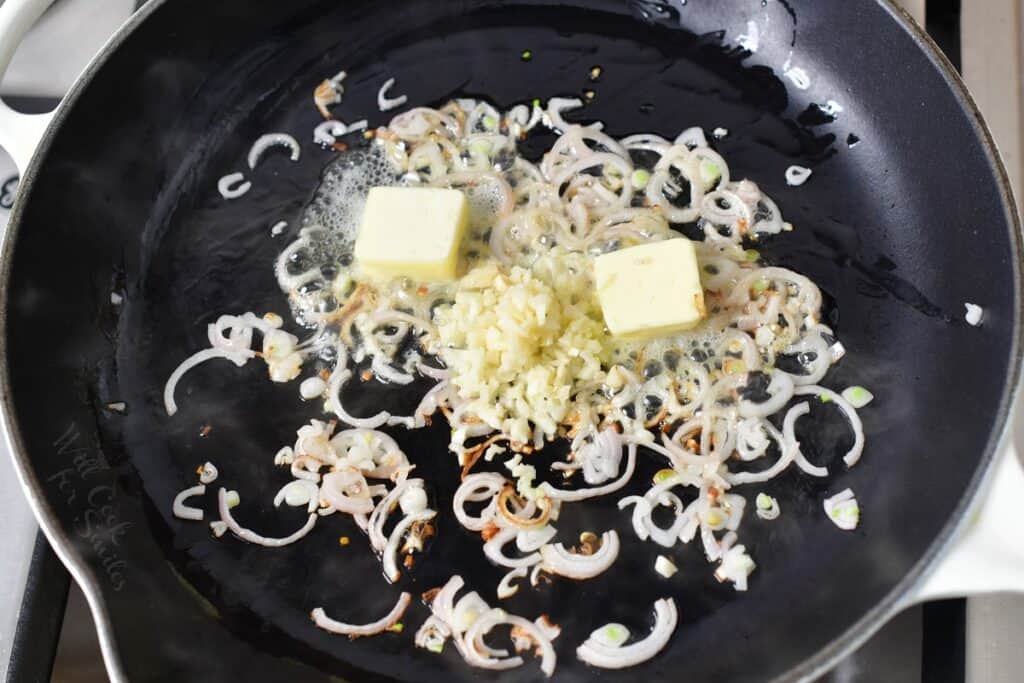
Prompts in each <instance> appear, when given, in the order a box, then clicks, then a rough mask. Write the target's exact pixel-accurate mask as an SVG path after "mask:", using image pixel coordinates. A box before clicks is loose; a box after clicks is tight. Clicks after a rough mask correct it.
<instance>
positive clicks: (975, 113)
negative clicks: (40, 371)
mask: <svg viewBox="0 0 1024 683" xmlns="http://www.w3.org/2000/svg"><path fill="white" fill-rule="evenodd" d="M166 2H167V0H151V1H150V2H148V3H146V4H145V5H143V6H142V8H140V9H139V10H137V11H136V12H134V13H133V14H132V15H131V16H130V17H129V18H128V20H127V21H125V23H124V24H122V26H121V27H120V28H119V29H118V30H117V31H116V32H115V33H114V35H113V36H112V37H111V38H110V39H109V40H108V41H107V43H106V44H105V45H104V46H103V47H102V48H101V49H100V51H99V52H98V53H97V54H96V55H95V56H94V57H93V59H92V60H91V61H90V62H89V64H88V66H86V68H85V69H84V70H83V72H82V73H81V74H80V75H79V77H78V78H77V79H76V81H75V83H74V84H73V85H72V87H71V89H70V90H69V91H68V93H67V95H66V96H65V97H64V99H63V100H62V101H61V103H60V105H59V106H58V108H57V110H56V111H55V113H54V116H53V119H52V120H51V122H50V125H49V126H48V127H47V130H46V132H45V133H44V135H43V137H42V139H41V140H40V143H39V146H38V147H37V149H36V153H35V154H33V156H32V159H31V161H30V163H29V166H28V169H27V170H26V172H25V173H24V177H23V178H22V179H21V182H20V184H19V189H18V195H17V201H15V204H14V208H13V211H12V212H11V215H10V220H9V223H8V227H7V230H6V231H5V233H4V235H3V237H2V240H3V243H2V245H0V283H7V282H8V281H9V279H10V276H11V270H12V266H13V260H14V259H13V256H14V246H13V245H14V244H15V242H16V238H17V235H18V234H19V231H20V229H21V222H22V216H23V214H24V202H23V201H21V200H22V198H23V197H27V196H29V195H30V194H31V190H32V187H33V186H34V184H35V180H36V178H37V176H38V175H39V169H40V166H41V164H42V162H43V159H44V158H45V157H46V154H47V152H48V151H49V149H50V147H51V145H52V142H53V139H54V137H55V134H56V132H57V131H58V130H59V129H60V128H61V126H62V125H63V123H64V121H65V120H66V119H67V117H68V115H69V111H70V110H71V109H72V108H73V106H74V105H75V104H76V103H77V101H78V100H79V98H80V97H81V95H82V93H83V92H84V91H85V90H86V88H87V87H88V86H89V84H90V83H91V81H92V78H93V76H94V75H95V74H96V73H97V72H98V71H99V70H100V69H102V68H103V66H104V65H105V64H106V62H107V60H108V59H109V58H110V57H111V55H112V54H113V53H114V52H116V50H117V49H118V48H119V47H120V46H121V44H122V43H123V42H124V41H125V40H126V39H127V38H128V36H129V35H130V34H131V33H132V32H133V31H134V30H135V29H136V27H137V26H139V25H140V24H141V23H143V22H145V21H146V20H147V19H148V18H149V17H150V16H151V15H152V14H154V13H155V12H156V11H158V10H159V9H160V8H162V7H163V6H164V5H165V3H166ZM875 2H876V3H877V4H878V5H879V6H880V7H881V8H882V9H883V10H885V11H886V12H887V13H888V14H889V16H890V17H891V18H892V20H893V21H895V22H896V23H897V24H899V25H900V27H901V28H902V29H903V30H904V31H905V32H906V33H907V35H908V36H909V37H910V39H911V40H913V42H914V43H915V45H917V47H918V48H919V49H920V50H921V51H922V52H923V53H924V54H925V55H926V56H927V57H928V59H929V61H930V62H931V63H932V65H933V66H934V67H935V68H936V69H937V70H938V72H939V73H940V74H941V75H942V76H943V78H944V80H945V82H946V84H947V86H948V87H949V89H950V91H951V92H952V94H953V95H954V97H955V98H956V100H957V102H958V104H959V105H960V107H961V108H962V109H963V111H964V113H965V114H966V115H967V116H968V118H969V121H970V123H971V125H972V128H973V129H974V131H975V133H976V135H977V136H978V138H979V140H980V141H981V143H982V147H983V148H984V152H985V155H986V158H987V159H988V162H989V165H990V166H991V168H992V170H993V171H994V174H995V176H996V183H997V185H998V190H999V195H1000V198H1001V200H1002V206H1003V210H1004V212H1005V213H1006V217H1007V223H1008V225H1009V226H1010V227H1011V228H1012V229H1011V231H1010V233H1011V234H1010V237H1011V242H1012V246H1013V252H1014V256H1015V258H1014V261H1013V291H1014V300H1015V304H1016V305H1015V311H1017V320H1016V322H1015V325H1014V326H1013V336H1012V340H1011V347H1010V350H1009V358H1010V362H1011V368H1010V370H1011V374H1010V376H1009V377H1007V382H1006V383H1005V385H1004V388H1003V392H1002V397H1001V399H1000V404H999V409H998V410H997V411H996V414H995V418H996V428H995V429H993V430H992V433H991V434H990V437H989V440H988V442H987V443H986V444H985V447H984V449H983V452H982V454H981V459H980V461H979V464H978V467H977V468H976V470H975V472H974V475H973V476H972V477H971V479H970V481H968V482H967V484H966V487H965V490H964V494H963V496H962V497H961V498H960V500H959V502H958V503H957V506H956V507H955V509H954V510H953V513H952V514H951V515H950V518H949V520H948V521H947V522H946V524H945V525H944V526H943V528H942V529H941V530H940V531H939V533H938V534H937V536H936V537H935V539H934V540H933V541H932V543H931V545H930V546H929V547H928V549H927V550H926V551H925V553H924V555H923V556H922V557H921V558H920V559H919V560H918V562H917V563H916V564H915V565H914V566H913V567H912V568H911V569H910V570H909V571H908V572H907V573H906V575H905V576H904V577H903V578H902V579H901V580H900V581H898V582H897V583H896V584H895V585H894V586H893V588H892V589H891V590H890V591H889V592H888V593H887V594H886V595H885V596H884V597H883V598H882V599H881V600H879V601H878V603H877V604H875V605H874V606H873V607H872V608H871V609H870V610H868V612H867V613H865V614H864V615H863V616H862V617H861V618H860V619H858V620H857V621H856V622H854V623H853V624H852V625H851V626H850V627H849V628H848V629H847V630H846V631H844V632H843V633H841V634H840V635H838V636H836V637H835V638H834V639H833V640H832V641H831V642H830V643H828V644H827V645H825V646H824V647H822V648H820V649H819V650H818V651H817V652H815V653H814V654H813V655H811V656H810V657H808V658H806V659H804V660H803V661H802V662H800V663H799V664H797V665H796V666H795V667H793V668H791V669H790V670H788V671H786V672H784V673H783V674H780V675H779V676H777V677H776V678H775V679H774V680H775V681H807V680H813V679H814V678H816V677H818V676H821V675H822V674H824V673H826V672H827V671H829V670H830V669H832V668H833V667H834V666H835V665H836V664H837V663H838V662H839V661H840V660H841V659H842V658H844V657H845V656H847V655H849V654H850V653H852V652H853V651H854V650H856V649H857V648H859V647H860V646H861V645H862V644H863V643H864V642H866V641H867V640H868V639H869V638H870V637H871V636H872V635H874V634H875V633H876V632H877V631H878V630H879V629H880V628H881V627H882V626H883V625H885V624H886V623H887V622H888V621H889V620H891V619H892V618H893V617H894V616H895V615H896V614H897V613H898V612H899V611H900V610H902V609H903V608H905V607H907V606H908V603H907V601H906V599H905V598H906V596H907V595H908V594H910V593H911V591H912V590H913V589H914V588H916V587H918V586H919V585H921V583H922V582H923V581H924V579H925V578H926V577H927V576H928V575H929V574H930V573H931V571H933V570H934V569H935V567H936V564H937V563H936V560H937V559H938V558H939V556H941V555H942V554H943V553H944V552H945V551H946V550H947V549H948V548H949V546H950V544H951V543H952V541H953V539H954V538H955V536H956V534H957V532H958V531H959V530H960V528H961V527H962V525H963V524H964V523H965V519H966V517H967V516H968V515H967V513H968V512H969V511H970V510H971V508H972V507H973V506H974V505H976V504H977V502H978V493H979V490H980V489H981V487H982V485H983V484H984V482H985V481H986V480H987V478H989V477H990V475H991V473H992V471H993V469H994V468H993V463H994V462H995V460H996V454H997V453H998V452H1000V451H1001V450H1002V448H1003V447H1004V446H1005V444H1006V443H1007V442H1008V440H1009V438H1010V431H1011V430H1010V413H1011V411H1012V408H1013V406H1014V404H1015V403H1016V400H1017V396H1018V392H1019V391H1020V385H1021V367H1022V364H1024V352H1022V346H1021V344H1022V337H1024V316H1022V315H1021V314H1020V309H1021V303H1022V302H1024V281H1022V274H1021V263H1022V258H1024V246H1022V245H1024V235H1022V229H1021V221H1020V214H1019V211H1018V209H1017V205H1016V202H1015V200H1014V194H1013V190H1012V187H1011V185H1010V182H1009V178H1008V176H1007V172H1006V168H1005V166H1004V164H1003V161H1002V158H1001V156H1000V155H999V152H998V151H997V148H996V146H995V142H994V140H993V138H992V134H991V132H990V130H989V128H988V126H987V124H986V123H985V121H984V119H983V118H982V115H981V112H980V110H979V109H978V106H977V104H976V103H975V101H974V99H973V98H972V97H971V95H970V93H969V92H968V90H967V87H966V85H965V84H964V82H963V80H962V78H961V77H960V75H959V74H958V73H957V71H956V69H955V67H954V66H953V65H952V64H951V63H950V62H949V60H948V59H947V58H946V56H945V55H944V54H943V53H942V51H941V49H940V48H939V47H938V46H937V45H936V44H935V42H934V41H933V40H932V39H931V37H930V36H929V35H928V34H927V33H926V32H925V30H924V29H923V28H921V27H920V26H918V25H917V23H916V22H915V21H914V20H913V19H912V18H911V16H910V14H909V13H907V12H906V11H905V10H904V9H903V8H902V7H900V6H899V5H898V4H896V0H875ZM8 296H9V289H8V287H6V286H2V287H0V429H2V431H3V439H4V443H5V445H6V446H7V448H8V451H9V452H10V457H11V460H12V461H13V464H14V469H15V472H16V474H17V476H18V480H19V483H20V485H21V488H22V490H23V491H24V492H25V494H26V498H27V500H28V503H29V506H30V507H31V509H32V512H33V514H34V515H35V518H36V521H37V522H38V523H39V526H40V528H41V530H42V531H43V533H44V534H45V535H46V538H47V540H48V541H49V542H50V545H51V546H52V547H53V549H54V552H55V553H56V554H57V556H58V557H59V558H60V559H61V562H63V564H64V565H65V566H66V567H67V569H68V571H69V572H70V574H71V575H72V577H73V578H74V579H75V581H76V583H78V585H79V586H80V588H81V590H82V592H83V593H84V594H85V597H86V600H87V601H88V604H89V607H90V609H91V611H92V614H93V621H94V623H95V626H96V630H97V636H98V640H99V643H100V649H101V652H102V655H103V660H104V665H105V666H106V669H107V673H108V675H109V676H110V678H111V680H112V681H115V682H118V683H119V682H121V681H127V680H128V678H127V676H126V674H125V672H124V669H123V666H122V660H121V656H120V653H119V651H118V646H117V643H116V640H115V637H114V632H113V620H112V619H111V615H110V613H109V611H108V610H107V607H106V604H105V601H104V599H103V595H102V591H101V589H100V584H99V582H98V580H97V577H96V576H95V574H94V572H93V570H92V569H91V568H90V567H89V565H88V564H87V563H86V562H85V561H84V560H83V559H82V558H80V557H79V556H78V555H77V552H76V551H75V549H74V545H73V543H72V542H71V539H70V537H69V536H68V534H67V532H66V531H65V529H64V528H63V527H62V526H61V524H60V523H59V521H58V519H57V517H56V515H55V514H54V513H53V511H52V510H51V506H50V503H49V502H48V501H47V499H46V497H45V495H44V492H43V488H42V486H41V485H40V483H39V481H38V480H37V478H36V475H35V473H34V472H33V471H32V468H31V465H30V464H29V456H28V452H27V449H26V448H25V445H24V442H23V438H22V434H21V430H20V429H19V427H18V423H17V420H16V417H15V413H14V405H13V400H12V398H11V387H10V368H9V364H8V362H7V310H8V308H7V307H8V303H9V301H8Z"/></svg>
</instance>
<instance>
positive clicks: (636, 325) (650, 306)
mask: <svg viewBox="0 0 1024 683" xmlns="http://www.w3.org/2000/svg"><path fill="white" fill-rule="evenodd" d="M595 271H596V276H597V295H598V299H599V300H600V302H601V310H602V311H603V312H604V321H605V324H606V325H607V326H608V329H609V330H610V331H611V333H612V334H614V335H615V336H617V337H626V338H643V337H655V336H661V335H668V334H673V333H675V332H682V331H684V330H688V329H691V328H693V327H696V326H697V325H698V324H699V323H700V321H701V320H702V319H703V318H704V316H705V314H706V311H705V309H704V289H703V288H702V287H701V284H700V269H699V266H698V264H697V254H696V252H695V251H694V248H693V243H692V242H690V240H688V239H685V238H679V239H671V240H666V241H664V242H653V243H650V244H641V245H639V246H636V247H630V248H628V249H622V250H620V251H613V252H611V253H609V254H602V255H601V256H599V257H597V262H596V264H595Z"/></svg>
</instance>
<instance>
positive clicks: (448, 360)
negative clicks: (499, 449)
mask: <svg viewBox="0 0 1024 683" xmlns="http://www.w3.org/2000/svg"><path fill="white" fill-rule="evenodd" d="M592 268H593V266H592V263H591V262H590V260H589V259H588V258H587V257H586V256H585V255H583V254H579V253H571V252H567V251H565V250H562V249H560V248H555V249H553V250H552V251H551V252H549V253H548V254H545V255H543V256H541V257H540V258H538V259H537V261H536V262H534V264H533V265H532V266H531V267H529V268H523V267H520V266H512V267H504V266H499V265H497V264H495V263H493V262H491V263H487V264H485V265H481V266H478V267H477V268H474V269H473V270H472V271H470V272H469V273H467V274H466V276H465V277H463V278H462V280H461V281H460V282H459V283H458V287H457V289H456V291H455V296H454V303H453V304H451V305H450V306H445V307H442V308H440V309H439V310H438V312H437V329H438V335H439V338H440V342H441V344H440V346H441V350H440V355H441V358H442V360H444V362H445V364H446V365H447V367H448V368H449V370H450V372H451V381H452V383H453V384H454V385H455V387H456V388H457V389H458V391H459V395H460V397H461V398H463V399H465V400H467V401H468V405H467V406H466V413H467V414H468V415H473V416H475V417H477V418H479V419H481V420H483V421H484V422H486V423H487V424H488V425H490V426H491V427H492V428H494V429H496V430H499V431H501V432H503V433H504V434H507V435H508V436H509V437H510V438H511V439H512V440H513V441H518V442H522V443H529V442H530V441H531V440H532V439H533V432H532V430H531V427H530V425H531V424H532V425H534V426H535V427H536V428H537V429H539V430H540V431H541V432H542V433H543V435H544V437H545V438H546V439H548V440H550V439H553V438H554V437H555V433H556V430H557V428H558V424H559V423H560V422H562V421H563V420H564V419H565V417H566V415H567V414H568V412H569V409H570V408H571V406H572V398H573V396H574V395H575V394H576V393H577V389H578V387H580V386H582V385H584V384H590V383H592V382H594V381H595V380H600V379H602V378H603V375H604V372H603V371H602V369H601V365H602V362H603V361H604V360H606V359H607V356H608V347H607V345H606V334H605V331H604V322H603V319H602V317H601V309H600V306H599V304H598V301H597V297H596V294H595V289H594V285H593V275H592Z"/></svg>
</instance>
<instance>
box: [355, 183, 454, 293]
mask: <svg viewBox="0 0 1024 683" xmlns="http://www.w3.org/2000/svg"><path fill="white" fill-rule="evenodd" d="M468 224H469V207H468V205H467V203H466V197H465V195H463V194H462V193H461V192H459V191H458V190H446V189H441V188H431V187H374V188H372V189H371V190H370V194H369V196H367V198H366V208H365V209H363V218H362V222H361V223H360V225H359V236H358V237H357V238H356V249H355V259H356V264H357V265H358V266H359V268H360V269H361V270H362V271H363V272H364V273H366V274H367V275H370V276H371V277H378V278H392V277H411V278H413V279H414V280H427V281H440V280H454V279H455V278H456V277H457V275H458V265H459V264H458V259H459V244H460V243H461V242H462V238H463V236H464V235H465V233H466V227H467V225H468Z"/></svg>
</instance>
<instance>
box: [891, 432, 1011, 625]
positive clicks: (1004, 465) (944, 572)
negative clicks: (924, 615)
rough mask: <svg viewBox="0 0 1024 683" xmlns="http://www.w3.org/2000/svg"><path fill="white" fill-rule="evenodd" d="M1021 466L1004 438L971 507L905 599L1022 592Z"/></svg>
mask: <svg viewBox="0 0 1024 683" xmlns="http://www.w3.org/2000/svg"><path fill="white" fill-rule="evenodd" d="M1022 506H1024V466H1022V465H1021V460H1020V457H1019V456H1018V453H1017V449H1016V448H1014V446H1013V444H1012V443H1011V444H1009V445H1008V446H1007V447H1006V448H1005V449H1003V450H1002V452H1000V454H999V455H998V456H997V460H996V462H995V463H993V465H992V468H991V470H990V471H989V474H988V481H987V482H986V483H985V486H983V487H982V490H981V494H980V495H979V496H978V498H977V500H976V503H975V506H974V508H973V509H972V510H971V511H970V512H969V513H968V515H967V516H966V518H965V520H964V524H963V526H962V527H961V528H960V531H959V533H958V534H957V536H956V537H955V538H954V540H953V542H952V543H951V544H950V545H949V547H948V548H947V549H946V550H945V552H944V553H943V554H942V555H941V556H940V557H939V559H938V560H937V561H936V563H935V568H934V569H933V570H932V571H931V573H929V574H928V575H927V576H926V577H925V578H924V580H923V581H922V582H921V583H920V584H919V585H918V587H917V589H916V590H915V591H912V592H911V594H910V595H909V596H908V598H907V604H908V605H910V604H915V603H919V602H925V601H927V600H938V599H941V598H951V597H965V596H971V595H978V594H981V593H996V592H1002V591H1008V592H1016V593H1024V532H1022V530H1021V525H1020V517H1021V509H1022Z"/></svg>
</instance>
